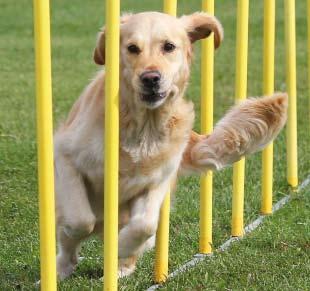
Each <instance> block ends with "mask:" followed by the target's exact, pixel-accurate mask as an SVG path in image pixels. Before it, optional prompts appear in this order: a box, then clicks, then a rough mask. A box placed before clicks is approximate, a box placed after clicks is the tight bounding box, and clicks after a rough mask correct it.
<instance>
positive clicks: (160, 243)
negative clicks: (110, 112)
mask: <svg viewBox="0 0 310 291" xmlns="http://www.w3.org/2000/svg"><path fill="white" fill-rule="evenodd" d="M163 10H164V12H165V13H167V14H170V15H173V16H176V14H177V0H164V9H163ZM169 214H170V193H169V192H168V193H167V194H166V197H165V199H164V201H163V204H162V206H161V210H160V216H159V222H158V229H157V232H156V246H155V269H154V280H155V282H156V283H162V282H165V281H166V279H167V277H168V256H169Z"/></svg>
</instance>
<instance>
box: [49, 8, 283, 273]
mask: <svg viewBox="0 0 310 291" xmlns="http://www.w3.org/2000/svg"><path fill="white" fill-rule="evenodd" d="M120 30H121V37H120V59H121V61H120V148H119V155H120V168H119V242H118V254H119V276H126V275H129V274H131V273H132V272H133V271H134V269H135V264H136V260H137V257H138V256H139V255H141V254H142V253H143V251H144V250H145V249H147V248H149V247H152V245H153V244H154V236H155V233H156V229H157V223H158V217H159V211H160V207H161V204H162V201H163V199H164V197H165V194H166V193H167V191H168V188H169V186H170V185H171V184H172V183H173V182H174V181H175V180H176V178H177V176H178V174H180V173H181V172H187V171H189V172H195V173H201V172H203V171H206V170H208V169H212V170H219V169H221V168H223V167H225V166H227V165H229V164H231V163H233V162H235V161H237V160H238V159H240V158H241V157H242V156H244V155H247V154H250V153H253V152H254V151H256V150H259V149H261V148H263V147H264V146H265V145H266V144H268V143H269V142H270V141H271V140H273V139H274V138H275V136H276V135H277V134H278V133H279V131H280V130H281V128H282V127H283V125H284V123H285V120H286V107H287V97H286V94H284V93H278V94H275V95H274V96H271V97H264V98H261V99H249V100H246V101H244V102H243V103H241V104H239V105H237V106H235V107H234V108H232V109H231V111H230V112H229V113H228V114H227V115H226V116H225V117H224V118H223V119H222V120H221V121H220V122H219V123H218V125H217V126H216V127H215V129H214V132H213V133H212V134H211V135H209V136H202V135H198V134H197V133H194V132H193V131H192V127H193V122H194V109H193V104H192V102H190V101H186V100H185V99H184V92H185V90H186V87H187V84H188V79H189V75H190V65H191V62H192V55H193V43H195V42H196V41H198V40H200V39H203V38H206V37H208V36H209V35H210V34H211V33H212V32H213V33H214V46H215V48H217V47H219V45H220V44H221V42H222V39H223V29H222V26H221V24H220V22H219V21H218V20H217V19H216V18H215V17H213V16H210V15H208V14H207V13H194V14H192V15H188V16H182V17H180V18H175V17H172V16H169V15H166V14H163V13H158V12H144V13H139V14H133V15H124V16H123V17H122V19H121V26H120ZM104 40H105V32H104V29H103V30H102V31H101V32H100V33H99V36H98V42H97V46H96V48H95V51H94V61H95V62H96V63H97V64H99V65H104V64H105V55H104V43H105V41H104ZM104 79H105V73H104V70H101V71H100V72H99V73H98V74H97V76H96V77H95V78H94V80H93V81H92V82H91V83H90V84H89V85H88V86H87V87H86V89H85V90H84V92H83V93H82V95H81V96H80V98H79V99H78V100H77V101H76V102H75V104H74V105H73V107H72V110H71V112H70V113H69V116H68V118H67V120H66V121H65V122H64V123H63V124H62V125H61V126H60V128H59V129H58V131H57V132H56V134H55V149H54V150H55V189H56V214H57V241H58V255H57V272H58V276H59V278H60V279H63V278H66V277H67V276H69V275H70V274H71V273H72V272H73V271H74V268H75V266H76V264H77V261H78V259H77V258H78V250H79V246H80V243H81V242H82V241H83V240H84V239H86V238H87V237H89V236H90V235H91V234H101V231H102V228H103V185H104V178H103V177H104V176H103V164H104V160H103V152H104V148H103V131H104Z"/></svg>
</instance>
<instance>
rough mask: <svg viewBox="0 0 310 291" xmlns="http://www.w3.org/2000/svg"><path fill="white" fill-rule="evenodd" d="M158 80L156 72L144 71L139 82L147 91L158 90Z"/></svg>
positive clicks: (158, 74)
mask: <svg viewBox="0 0 310 291" xmlns="http://www.w3.org/2000/svg"><path fill="white" fill-rule="evenodd" d="M160 78H161V75H160V73H159V72H158V71H146V72H144V73H142V74H141V75H140V80H141V82H142V84H143V85H144V87H145V88H147V89H158V87H159V81H160Z"/></svg>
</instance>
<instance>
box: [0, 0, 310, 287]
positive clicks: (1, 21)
mask: <svg viewBox="0 0 310 291" xmlns="http://www.w3.org/2000/svg"><path fill="white" fill-rule="evenodd" d="M51 2H52V9H51V10H52V37H53V44H52V53H53V98H54V121H55V127H56V126H57V124H58V123H59V121H61V120H62V119H63V118H64V117H65V116H66V113H67V112H68V110H69V109H70V107H71V105H72V103H73V101H74V100H75V99H76V98H77V97H78V95H79V94H80V92H81V91H82V90H83V87H84V86H85V85H86V84H87V83H88V82H89V79H90V78H91V77H92V76H93V75H94V74H95V72H96V71H97V70H98V67H96V66H95V65H94V64H93V62H92V58H91V57H92V51H93V48H94V45H95V37H96V33H97V31H98V29H99V28H100V27H101V25H102V23H103V22H104V20H103V15H104V9H103V6H102V5H103V3H102V1H99V0H93V1H82V0H75V1H61V0H54V1H51ZM161 2H162V1H154V0H145V1H133V0H123V1H122V10H123V11H133V12H136V11H142V10H160V9H161ZM216 2H217V3H216V15H217V16H218V18H219V19H220V20H221V21H222V23H223V26H224V29H225V40H224V43H223V45H222V47H221V48H220V49H219V50H218V52H217V53H216V57H215V120H218V119H219V118H220V117H221V116H222V115H223V114H224V112H225V110H227V108H229V106H231V105H232V104H233V96H234V82H235V77H234V74H235V62H234V56H235V28H236V27H235V26H236V7H235V1H216ZM262 2H263V1H251V5H250V27H249V40H250V42H249V69H248V95H249V96H257V95H261V93H262V36H263V32H262V27H263V26H262V14H263V7H262ZM282 2H283V1H277V23H276V29H277V39H276V82H275V83H276V85H275V87H276V90H285V58H284V57H285V56H284V12H283V3H282ZM296 2H297V6H296V16H297V52H298V53H297V67H298V71H297V80H298V148H299V160H298V162H299V177H300V180H303V179H304V178H305V177H306V176H307V175H308V174H309V172H310V171H309V170H310V157H309V142H310V140H309V132H310V129H309V119H308V116H309V115H308V88H307V86H308V84H307V62H306V60H307V47H306V36H307V35H306V34H307V32H306V14H305V10H306V1H305V0H300V1H296ZM179 3H180V4H179V14H180V15H181V14H185V13H191V12H193V11H197V10H200V1H198V0H191V1H185V0H183V1H179ZM0 11H1V12H2V13H1V18H0V62H1V70H0V80H1V85H0V289H1V290H14V289H17V290H18V289H23V290H32V289H34V282H36V281H37V280H38V279H39V240H38V203H37V177H36V171H37V168H36V139H35V138H36V133H35V89H34V88H35V79H34V49H33V22H32V16H33V15H32V1H29V0H28V1H27V0H19V1H18V2H16V1H15V2H14V1H5V0H0ZM198 49H199V45H198V46H197V54H196V60H195V63H194V65H193V69H192V78H191V83H190V87H189V90H188V93H187V96H188V98H190V99H192V100H193V101H194V102H195V103H196V112H197V118H196V124H195V128H196V129H197V130H199V123H200V120H199V90H200V79H199V76H200V73H199V60H200V56H199V50H198ZM285 153H286V150H285V132H282V133H281V135H280V136H279V138H278V139H277V141H276V143H275V165H274V175H275V181H274V192H275V195H274V201H277V200H278V199H280V198H281V197H283V196H284V195H285V194H286V193H287V192H288V191H289V189H288V187H287V183H286V177H285V176H286V156H285ZM198 182H199V178H198V177H189V178H186V179H182V180H181V181H180V183H179V187H178V190H177V193H176V195H175V201H174V207H173V210H172V214H171V235H170V257H169V267H170V270H173V269H175V268H177V267H178V266H179V265H181V264H183V263H184V262H185V261H186V260H188V259H190V258H191V256H192V255H193V254H194V253H196V252H197V249H198V233H199V229H198V225H199V220H198V217H199V199H198V198H199V183H198ZM245 188H246V189H245V191H246V192H245V223H249V222H250V221H252V220H253V219H254V218H256V217H257V215H258V214H259V211H260V191H261V155H260V154H256V155H254V156H253V157H251V158H249V159H248V160H247V162H246V185H245ZM231 192H232V170H231V169H226V170H224V171H222V172H219V173H217V174H215V179H214V223H213V225H214V247H215V248H216V247H217V246H219V245H220V244H221V243H222V242H223V241H225V240H226V239H227V238H228V237H229V234H230V217H231ZM307 193H308V194H307ZM307 193H306V191H305V192H303V193H301V194H300V195H298V196H297V197H296V199H294V201H293V202H292V203H291V204H290V205H288V206H286V207H285V208H284V209H283V210H281V211H279V213H278V214H276V215H275V216H272V217H270V218H268V219H267V221H266V224H265V225H264V226H263V227H262V228H260V229H259V230H258V231H257V232H255V233H253V234H251V235H250V236H249V237H247V238H246V239H245V240H244V241H242V242H241V243H237V244H235V245H234V246H233V247H232V249H231V250H229V251H228V252H227V253H223V254H217V255H216V256H215V257H214V259H212V260H210V261H207V262H206V263H202V264H200V265H199V266H198V267H197V268H195V269H193V270H192V271H191V272H190V273H189V274H184V275H181V276H179V277H178V278H175V279H174V280H172V281H171V282H168V284H167V285H166V286H167V287H165V288H166V289H168V290H206V289H207V288H210V290H214V289H215V290H225V288H226V289H229V290H230V289H233V290H239V289H250V290H252V289H253V290H255V289H260V290H261V289H263V290H274V289H279V290H285V289H286V290H290V289H299V290H306V289H309V288H310V287H309V279H308V278H309V277H310V272H309V264H310V262H309V255H310V252H309V240H310V237H309V233H310V232H309V214H310V211H309V207H310V200H309V191H308V192H307ZM306 194H307V195H308V196H307V195H306ZM101 254H102V244H101V242H100V240H98V239H96V238H92V239H90V240H89V241H88V242H87V243H85V244H84V245H83V248H82V255H83V256H85V257H86V259H85V260H84V261H83V262H82V263H81V264H80V265H79V267H78V269H77V271H76V272H75V274H74V276H73V277H72V278H70V279H68V280H66V281H64V282H61V283H60V284H59V288H60V290H91V289H93V290H100V289H101V286H102V282H101V281H100V280H99V278H100V277H101V274H102V256H101ZM153 259H154V253H153V252H152V251H151V252H149V253H147V254H146V255H145V256H143V258H141V260H140V261H139V264H138V268H137V272H136V273H135V274H134V275H133V276H131V277H129V278H126V279H122V280H120V289H121V290H144V289H146V287H148V286H150V285H151V284H152V270H153Z"/></svg>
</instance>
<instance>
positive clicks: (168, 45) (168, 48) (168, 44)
mask: <svg viewBox="0 0 310 291" xmlns="http://www.w3.org/2000/svg"><path fill="white" fill-rule="evenodd" d="M163 49H164V51H165V52H167V53H170V52H172V51H174V49H175V45H174V44H173V43H171V42H165V44H164V47H163Z"/></svg>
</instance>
